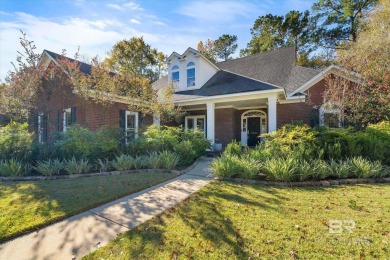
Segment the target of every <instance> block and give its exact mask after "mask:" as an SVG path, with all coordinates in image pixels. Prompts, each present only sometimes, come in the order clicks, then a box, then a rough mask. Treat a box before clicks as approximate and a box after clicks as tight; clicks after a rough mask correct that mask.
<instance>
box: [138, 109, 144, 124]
mask: <svg viewBox="0 0 390 260" xmlns="http://www.w3.org/2000/svg"><path fill="white" fill-rule="evenodd" d="M143 120H144V116H143V114H142V112H138V127H142V122H143Z"/></svg>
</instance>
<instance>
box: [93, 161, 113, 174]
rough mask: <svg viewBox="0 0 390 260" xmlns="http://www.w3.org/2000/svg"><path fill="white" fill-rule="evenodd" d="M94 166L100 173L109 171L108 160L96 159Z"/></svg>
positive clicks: (109, 164) (109, 163)
mask: <svg viewBox="0 0 390 260" xmlns="http://www.w3.org/2000/svg"><path fill="white" fill-rule="evenodd" d="M96 165H97V169H98V170H99V171H100V172H108V171H109V170H110V169H111V162H110V161H109V160H108V159H97V160H96Z"/></svg>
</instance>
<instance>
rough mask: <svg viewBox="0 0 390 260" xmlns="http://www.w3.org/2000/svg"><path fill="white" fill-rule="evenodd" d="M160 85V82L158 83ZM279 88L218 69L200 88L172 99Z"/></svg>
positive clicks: (183, 92) (176, 94)
mask: <svg viewBox="0 0 390 260" xmlns="http://www.w3.org/2000/svg"><path fill="white" fill-rule="evenodd" d="M159 85H160V86H161V84H159ZM271 89H279V88H278V87H276V86H272V85H270V84H267V83H264V82H260V81H257V80H254V79H250V78H247V77H244V76H240V75H237V74H234V73H231V72H228V71H223V70H221V71H218V72H217V73H216V74H215V75H214V76H213V77H211V79H209V80H208V81H207V82H206V83H205V84H204V85H203V86H202V87H201V88H200V89H194V90H187V91H179V92H176V93H175V94H174V100H175V101H180V100H186V99H190V98H201V97H209V96H218V95H226V94H234V93H243V92H249V91H262V90H271Z"/></svg>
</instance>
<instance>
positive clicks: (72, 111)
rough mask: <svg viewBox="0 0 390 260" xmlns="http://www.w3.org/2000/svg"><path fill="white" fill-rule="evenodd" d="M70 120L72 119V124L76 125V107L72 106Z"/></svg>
mask: <svg viewBox="0 0 390 260" xmlns="http://www.w3.org/2000/svg"><path fill="white" fill-rule="evenodd" d="M70 118H71V119H70V120H71V122H70V124H71V125H74V124H76V107H72V108H71V109H70Z"/></svg>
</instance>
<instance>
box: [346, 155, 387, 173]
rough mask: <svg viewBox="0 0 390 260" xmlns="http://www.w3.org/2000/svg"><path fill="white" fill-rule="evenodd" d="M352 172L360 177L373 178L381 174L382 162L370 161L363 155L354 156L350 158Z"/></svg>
mask: <svg viewBox="0 0 390 260" xmlns="http://www.w3.org/2000/svg"><path fill="white" fill-rule="evenodd" d="M350 165H351V172H352V173H353V174H354V176H355V177H358V178H372V177H377V176H379V175H380V172H381V171H382V165H381V163H380V162H378V161H375V162H370V161H369V160H367V159H364V158H362V157H354V158H352V159H351V160H350Z"/></svg>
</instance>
